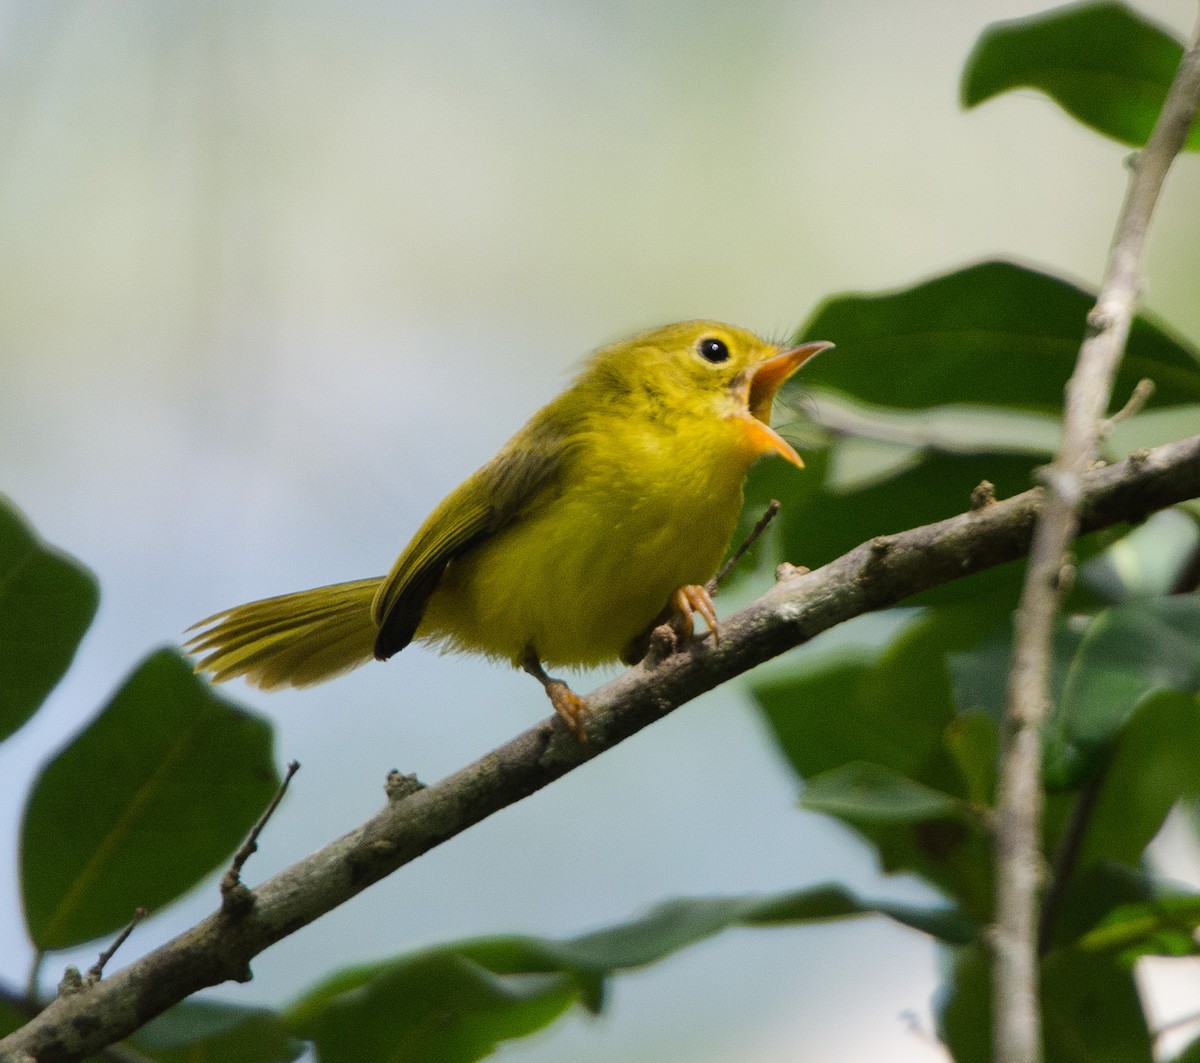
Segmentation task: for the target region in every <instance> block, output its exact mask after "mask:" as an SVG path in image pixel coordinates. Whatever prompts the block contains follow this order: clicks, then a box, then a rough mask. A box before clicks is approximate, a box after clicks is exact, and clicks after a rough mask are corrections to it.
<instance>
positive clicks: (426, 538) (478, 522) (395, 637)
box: [371, 411, 567, 661]
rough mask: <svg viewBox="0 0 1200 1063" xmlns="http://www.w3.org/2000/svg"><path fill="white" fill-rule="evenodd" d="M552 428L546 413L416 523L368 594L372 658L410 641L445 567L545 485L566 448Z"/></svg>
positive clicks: (518, 513)
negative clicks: (374, 629)
mask: <svg viewBox="0 0 1200 1063" xmlns="http://www.w3.org/2000/svg"><path fill="white" fill-rule="evenodd" d="M543 413H546V411H543ZM557 427H558V426H556V425H554V424H553V423H552V422H551V421H549V419H547V418H543V420H542V422H541V423H540V424H537V423H531V424H530V425H527V426H526V428H525V429H523V430H522V431H521V432H519V433H518V434H517V435H516V436H515V437H514V438H513V439H512V440H511V441H510V442H509V443H508V445H507V446H505V448H504V449H503V450H502V451H501V452H500V453H499V454H497V455H496V457H494V458H493V459H492V460H491V461H490V462H488V463H487V464H486V465H485V466H484V467H483V468H482V469H480V470H479V471H478V472H476V473H475V474H474V475H472V476H470V477H469V478H468V479H467V480H465V481H463V483H462V484H460V485H459V486H458V487H457V488H455V489H454V490H453V491H452V492H451V493H450V494H449V495H448V496H447V497H446V498H445V499H444V500H443V501H442V503H441V504H440V505H439V506H438V507H437V509H435V510H434V511H433V512H432V513H431V514H430V515H429V517H428V519H427V520H426V521H425V523H424V524H423V525H421V527H420V529H419V530H418V531H417V534H416V535H414V536H413V539H412V542H410V543H409V544H408V546H407V547H406V548H405V550H404V552H403V553H402V554H401V555H400V556H399V557H398V558H397V559H396V563H395V564H394V565H393V566H392V571H391V572H389V573H388V575H387V578H386V579H384V581H383V583H382V584H381V585H380V587H379V591H378V592H377V593H376V595H375V601H374V603H373V605H372V607H371V608H372V613H373V615H374V617H375V623H376V624H377V625H378V627H379V633H378V634H377V635H376V638H375V656H376V658H378V659H379V660H381V661H382V660H387V659H388V658H389V657H391V656H392V655H393V654H395V653H399V652H400V650H402V649H404V647H405V646H407V645H408V644H409V643H410V642H411V641H412V638H413V635H415V634H416V631H417V628H418V627H419V626H420V623H421V618H422V616H423V615H424V613H425V605H426V603H427V602H428V601H429V596H430V595H431V594H432V593H433V592H434V589H435V588H436V587H437V585H438V581H439V580H440V579H441V578H442V573H443V572H444V571H445V569H446V565H448V564H449V563H450V562H451V561H453V560H454V558H456V557H459V556H460V555H462V554H464V553H465V552H466V551H468V550H470V549H471V547H473V546H475V545H476V544H477V543H479V542H481V541H482V540H484V539H486V538H488V537H489V536H491V535H494V534H495V533H496V532H498V531H500V530H501V529H502V528H505V527H507V526H508V525H509V524H512V523H513V521H515V520H517V519H518V518H519V517H520V516H521V514H522V513H523V512H524V511H525V509H526V507H527V506H528V505H529V503H530V502H531V501H532V500H533V498H534V497H535V496H541V495H542V494H543V492H544V491H546V490H547V489H553V487H554V485H555V483H556V482H557V481H558V480H559V478H560V476H561V472H562V468H563V463H564V459H565V456H566V453H567V441H566V436H565V435H564V434H563V433H562V432H561V431H558V430H556V429H557ZM539 429H540V430H539Z"/></svg>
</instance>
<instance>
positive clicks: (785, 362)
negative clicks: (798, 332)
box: [746, 341, 833, 469]
mask: <svg viewBox="0 0 1200 1063" xmlns="http://www.w3.org/2000/svg"><path fill="white" fill-rule="evenodd" d="M832 346H833V344H832V343H826V342H824V341H818V342H816V343H805V344H802V345H801V346H799V347H793V348H792V349H791V350H789V351H782V352H781V353H779V354H777V355H775V356H774V357H773V358H768V359H767V360H766V361H765V362H761V363H760V364H759V365H757V366H755V367H754V369H753V371H752V373H751V375H750V383H749V388H748V390H747V393H746V410H747V413H748V416H747V417H746V426H747V429H748V431H749V435H750V437H751V438H752V440H753V441H754V443H755V445H756V446H757V447H758V449H759V450H760V451H761V452H762V453H763V454H770V453H772V452H774V453H776V454H779V455H780V456H782V457H784V458H786V459H787V460H788V461H790V462H791V463H792V464H793V465H795V466H796V467H797V468H801V469H802V468H804V462H803V461H801V459H800V455H799V454H797V453H796V451H795V449H794V448H793V447H792V445H791V444H790V443H789V442H787V440H785V439H784V438H783V437H782V436H781V435H780V434H779V433H778V432H776V431H775V429H773V428H772V427H771V404H772V403H773V402H774V401H775V393H776V392H777V391H778V390H779V389H780V387H782V386H783V382H784V381H785V380H787V378H788V377H790V376H791V375H792V374H793V373H794V372H795V371H796V370H797V369H799V368H800V367H801V366H802V365H803V364H804V363H805V362H807V361H808V360H809V359H810V358H811V357H812V356H813V355H814V354H820V353H821V352H822V351H824V350H828V348H830V347H832Z"/></svg>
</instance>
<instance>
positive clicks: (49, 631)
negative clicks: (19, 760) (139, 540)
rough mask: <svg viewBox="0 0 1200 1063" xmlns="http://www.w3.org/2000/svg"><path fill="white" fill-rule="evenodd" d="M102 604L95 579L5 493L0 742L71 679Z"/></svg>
mask: <svg viewBox="0 0 1200 1063" xmlns="http://www.w3.org/2000/svg"><path fill="white" fill-rule="evenodd" d="M99 601H100V593H99V590H98V588H97V586H96V580H95V578H94V577H93V576H92V574H91V573H90V572H88V571H87V569H85V568H84V567H83V566H82V565H80V564H79V562H78V561H76V560H74V559H73V558H71V557H68V556H67V555H66V554H64V553H62V552H61V551H59V550H56V549H55V548H54V547H52V546H47V545H46V544H45V543H43V542H42V541H41V540H40V539H38V537H37V536H36V535H35V534H34V532H33V529H32V528H30V527H29V525H28V524H27V523H26V522H25V520H24V519H23V518H22V517H21V515H20V513H18V512H17V510H16V508H15V507H14V506H13V505H12V503H11V502H10V501H9V500H8V499H7V498H5V497H4V496H3V495H0V739H4V738H7V737H8V736H9V735H10V734H12V733H13V731H15V730H16V729H17V728H18V727H20V726H21V725H22V724H23V723H24V722H25V721H26V720H27V719H29V717H30V716H32V715H33V714H34V712H36V711H37V709H38V707H39V706H40V705H41V704H42V702H43V701H45V700H46V696H47V695H48V694H49V693H50V691H51V690H53V689H54V686H55V684H57V683H58V681H59V680H60V679H61V678H62V677H63V675H65V674H66V671H67V668H68V667H70V664H71V660H72V658H74V656H75V651H76V649H77V648H78V647H79V642H80V640H81V639H82V638H83V634H84V632H85V631H87V629H88V625H90V624H91V622H92V617H94V616H95V615H96V606H97V605H98V604H99Z"/></svg>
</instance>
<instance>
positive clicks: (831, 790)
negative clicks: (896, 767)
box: [801, 761, 968, 824]
mask: <svg viewBox="0 0 1200 1063" xmlns="http://www.w3.org/2000/svg"><path fill="white" fill-rule="evenodd" d="M801 804H803V806H804V807H805V808H807V809H808V810H809V811H811V812H824V813H825V814H826V815H830V816H836V817H837V818H838V819H841V820H844V821H845V822H847V823H855V824H872V823H878V824H885V823H924V822H927V821H929V820H936V819H959V818H963V817H964V816H965V815H966V814H967V811H968V809H967V806H966V803H965V802H964V801H962V800H960V799H959V798H956V797H952V796H951V795H950V794H947V793H944V792H943V791H941V790H935V789H933V787H931V786H926V785H924V784H923V783H919V782H916V781H915V780H913V779H910V778H908V777H907V776H904V775H901V774H899V773H898V772H895V771H893V770H892V769H891V768H885V767H883V766H882V765H880V764H868V763H866V762H864V761H853V762H851V763H850V764H843V765H842V766H841V767H838V768H832V769H831V770H829V771H825V772H821V773H820V774H819V775H814V776H813V777H812V778H811V779H809V781H808V785H807V786H806V787H805V788H804V797H803V800H802V801H801Z"/></svg>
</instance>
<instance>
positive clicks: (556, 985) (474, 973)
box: [293, 952, 575, 1063]
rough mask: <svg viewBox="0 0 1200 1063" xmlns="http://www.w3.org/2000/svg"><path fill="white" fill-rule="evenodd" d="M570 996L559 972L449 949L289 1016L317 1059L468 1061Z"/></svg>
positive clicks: (543, 1021) (540, 1021)
mask: <svg viewBox="0 0 1200 1063" xmlns="http://www.w3.org/2000/svg"><path fill="white" fill-rule="evenodd" d="M574 1001H575V991H574V987H573V985H572V982H571V979H570V978H569V977H566V976H562V975H511V976H505V975H495V974H493V973H492V972H490V971H488V970H487V969H486V968H483V967H481V966H479V964H477V963H474V962H472V961H471V960H469V959H467V958H466V957H464V956H461V955H455V954H452V953H438V952H432V953H427V954H425V955H423V956H419V957H415V958H413V959H410V960H403V961H400V962H398V963H395V964H392V965H389V966H388V967H386V968H384V969H383V970H381V971H379V972H378V973H376V974H375V975H374V976H373V977H372V978H371V979H370V980H369V981H368V982H366V983H365V984H364V985H361V986H359V987H356V988H354V989H352V990H349V991H347V992H344V993H340V994H337V995H335V996H332V997H330V998H328V999H326V1000H324V1001H322V1002H321V1005H320V1006H319V1007H317V1006H305V1007H304V1014H303V1016H302V1017H301V1016H300V1015H299V1014H298V1015H297V1017H296V1018H294V1020H293V1026H294V1028H295V1029H296V1030H297V1032H298V1033H299V1034H300V1035H301V1036H302V1037H305V1038H306V1039H308V1040H310V1041H312V1042H313V1043H314V1044H315V1045H316V1049H317V1053H318V1056H319V1058H320V1059H321V1061H322V1063H376V1061H378V1063H391V1061H393V1060H398V1059H402V1060H405V1061H406V1063H425V1061H428V1063H469V1061H471V1060H476V1059H482V1058H483V1057H485V1056H488V1055H491V1053H492V1052H493V1051H494V1050H495V1048H496V1046H497V1045H499V1044H500V1043H501V1042H502V1041H507V1040H510V1039H512V1038H515V1037H524V1036H527V1035H528V1034H531V1033H533V1032H534V1031H536V1030H540V1029H541V1028H542V1027H543V1026H546V1025H547V1024H549V1023H550V1022H552V1021H553V1020H554V1019H556V1018H557V1017H558V1016H559V1015H561V1014H562V1013H563V1012H564V1011H565V1010H566V1009H567V1008H569V1007H570V1006H571V1004H572V1003H574Z"/></svg>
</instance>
